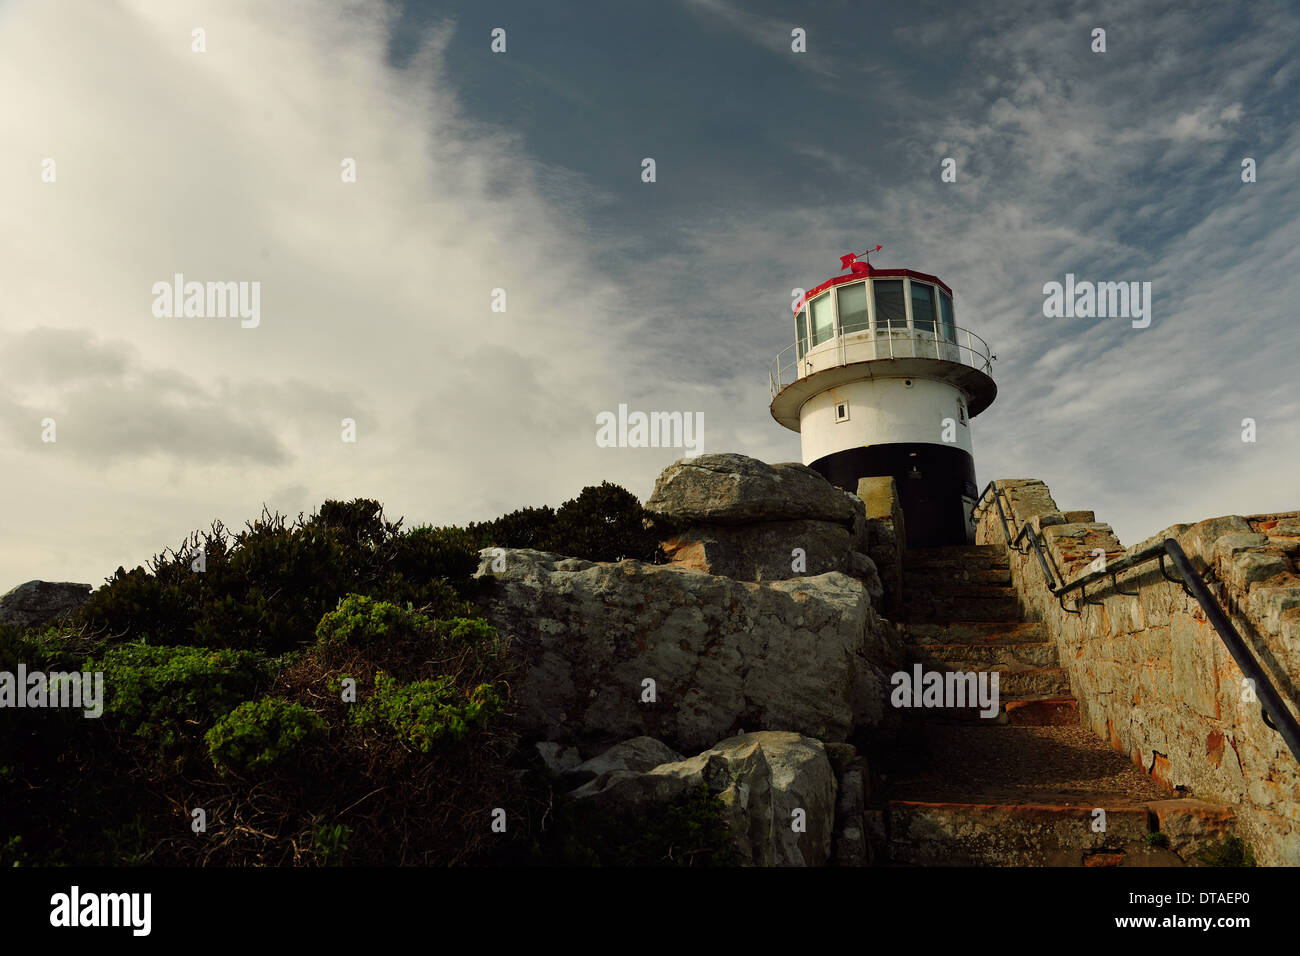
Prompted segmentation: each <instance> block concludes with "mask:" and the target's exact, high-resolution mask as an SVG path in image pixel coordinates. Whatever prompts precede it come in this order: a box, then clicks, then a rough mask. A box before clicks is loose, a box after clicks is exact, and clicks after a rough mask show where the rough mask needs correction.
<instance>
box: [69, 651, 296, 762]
mask: <svg viewBox="0 0 1300 956" xmlns="http://www.w3.org/2000/svg"><path fill="white" fill-rule="evenodd" d="M83 669H84V670H87V671H92V672H93V671H103V672H104V695H105V698H106V700H105V701H104V719H105V720H107V721H108V722H110V723H111V724H112V725H113V726H116V727H119V728H121V729H123V730H126V731H128V732H130V733H132V734H135V735H137V736H139V737H144V738H147V739H150V740H151V741H152V742H153V744H154V745H155V747H156V749H157V750H158V752H159V753H166V752H168V751H170V750H171V749H172V748H173V747H174V746H175V745H176V744H177V743H179V742H180V741H181V740H182V739H185V738H187V737H188V736H189V735H190V734H191V733H193V732H194V729H195V728H198V729H200V730H201V729H202V728H205V727H208V726H210V725H211V724H212V723H213V722H214V721H215V720H216V719H217V718H219V717H221V716H223V715H224V714H226V713H229V712H230V711H231V710H232V709H233V708H234V707H236V706H237V705H238V704H240V703H241V702H243V701H247V700H250V699H252V698H254V697H256V696H257V695H258V693H260V692H261V690H262V689H263V688H264V687H265V686H266V685H267V684H268V683H269V682H270V680H271V677H272V670H273V664H272V663H271V662H270V661H268V660H267V658H266V657H265V656H264V655H262V654H260V653H257V652H256V651H233V650H209V649H207V648H203V647H155V646H150V645H144V644H128V645H125V646H123V647H115V648H111V649H109V650H107V651H105V652H104V655H103V657H101V658H98V659H92V660H88V661H86V663H85V666H84V668H83Z"/></svg>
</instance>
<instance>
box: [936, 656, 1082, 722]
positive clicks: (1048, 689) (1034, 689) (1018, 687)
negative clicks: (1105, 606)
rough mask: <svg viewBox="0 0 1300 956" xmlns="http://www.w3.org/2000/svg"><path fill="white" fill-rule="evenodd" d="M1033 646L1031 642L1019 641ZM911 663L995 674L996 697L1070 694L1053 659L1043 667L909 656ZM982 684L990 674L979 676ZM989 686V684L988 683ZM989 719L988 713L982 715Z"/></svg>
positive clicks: (942, 669)
mask: <svg viewBox="0 0 1300 956" xmlns="http://www.w3.org/2000/svg"><path fill="white" fill-rule="evenodd" d="M1022 646H1032V645H1022ZM912 662H913V663H919V664H920V665H921V667H922V669H923V671H925V672H933V673H939V674H948V673H960V674H971V673H974V674H977V675H984V674H990V675H991V674H995V673H996V674H997V679H998V697H999V698H1008V699H1015V698H1036V697H1052V696H1055V697H1068V696H1070V678H1069V675H1068V674H1067V673H1066V672H1065V669H1064V668H1062V667H1059V666H1057V665H1056V662H1055V661H1052V662H1051V663H1049V664H1048V665H1047V666H1045V667H1035V666H1026V665H1024V664H1020V663H1015V664H1013V665H1012V666H1010V667H1005V668H999V667H982V666H979V665H978V664H976V663H973V662H964V661H942V662H938V661H924V660H921V659H920V658H918V657H913V658H912ZM978 680H979V683H980V685H981V686H983V685H984V684H985V682H986V681H988V680H989V678H985V677H982V676H981V677H979V678H978ZM990 686H991V684H990ZM985 719H987V720H992V718H991V717H989V718H985Z"/></svg>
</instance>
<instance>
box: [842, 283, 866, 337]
mask: <svg viewBox="0 0 1300 956" xmlns="http://www.w3.org/2000/svg"><path fill="white" fill-rule="evenodd" d="M838 294H839V297H840V303H839V304H840V334H841V335H844V334H845V333H848V332H865V331H866V330H867V327H868V323H867V284H866V283H865V282H854V283H853V284H852V285H842V286H840V287H839V290H838Z"/></svg>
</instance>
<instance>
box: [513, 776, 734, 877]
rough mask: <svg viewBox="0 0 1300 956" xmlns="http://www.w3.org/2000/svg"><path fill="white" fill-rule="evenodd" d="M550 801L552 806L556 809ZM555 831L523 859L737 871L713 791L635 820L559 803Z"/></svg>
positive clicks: (584, 803) (565, 800)
mask: <svg viewBox="0 0 1300 956" xmlns="http://www.w3.org/2000/svg"><path fill="white" fill-rule="evenodd" d="M550 803H551V801H550V800H548V801H547V804H548V806H549V805H550ZM554 809H555V820H554V823H553V825H552V826H551V827H550V828H549V829H548V830H546V831H545V832H543V833H542V834H541V835H540V839H537V838H534V839H533V841H532V844H531V846H530V848H529V850H528V851H527V852H526V854H525V855H524V857H523V858H522V859H520V858H514V859H511V858H508V854H509V851H507V859H506V860H505V862H508V863H524V864H529V863H531V864H534V865H544V866H737V865H739V863H740V854H739V853H738V852H737V851H736V849H735V847H734V845H733V843H732V837H731V831H730V830H729V829H728V828H727V824H726V822H725V820H724V818H723V811H724V807H723V804H722V801H721V800H720V799H719V798H718V796H717V795H716V794H714V793H711V792H710V791H709V790H708V788H707V787H705V786H700V787H698V788H695V789H692V790H689V791H687V792H686V793H683V794H681V795H680V796H678V797H676V798H675V799H673V800H671V801H669V802H668V803H666V804H663V805H661V806H654V807H651V808H649V809H648V810H647V811H646V812H645V813H643V814H640V815H637V816H635V817H626V816H622V815H618V814H614V813H611V812H609V811H607V810H603V809H601V808H599V807H597V806H596V805H595V804H593V803H592V802H591V801H590V800H582V799H576V800H575V799H573V798H569V797H561V798H559V799H558V800H557V801H555V808H554Z"/></svg>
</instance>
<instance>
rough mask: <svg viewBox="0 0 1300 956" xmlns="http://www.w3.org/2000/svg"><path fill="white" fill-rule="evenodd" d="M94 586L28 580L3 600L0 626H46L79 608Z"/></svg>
mask: <svg viewBox="0 0 1300 956" xmlns="http://www.w3.org/2000/svg"><path fill="white" fill-rule="evenodd" d="M91 590H93V586H92V585H89V584H73V583H72V582H69V581H28V582H26V583H25V584H20V585H18V587H16V588H14V589H13V590H12V591H10V592H8V593H7V594H5V595H4V596H3V597H0V624H10V625H13V626H14V627H18V628H28V627H44V626H45V625H46V624H49V623H51V622H53V621H55V620H57V619H58V618H61V617H63V616H65V615H67V614H71V613H72V612H73V611H76V610H77V609H79V608H80V607H81V606H82V605H83V604H85V603H86V601H87V600H88V599H89V597H90V592H91Z"/></svg>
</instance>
